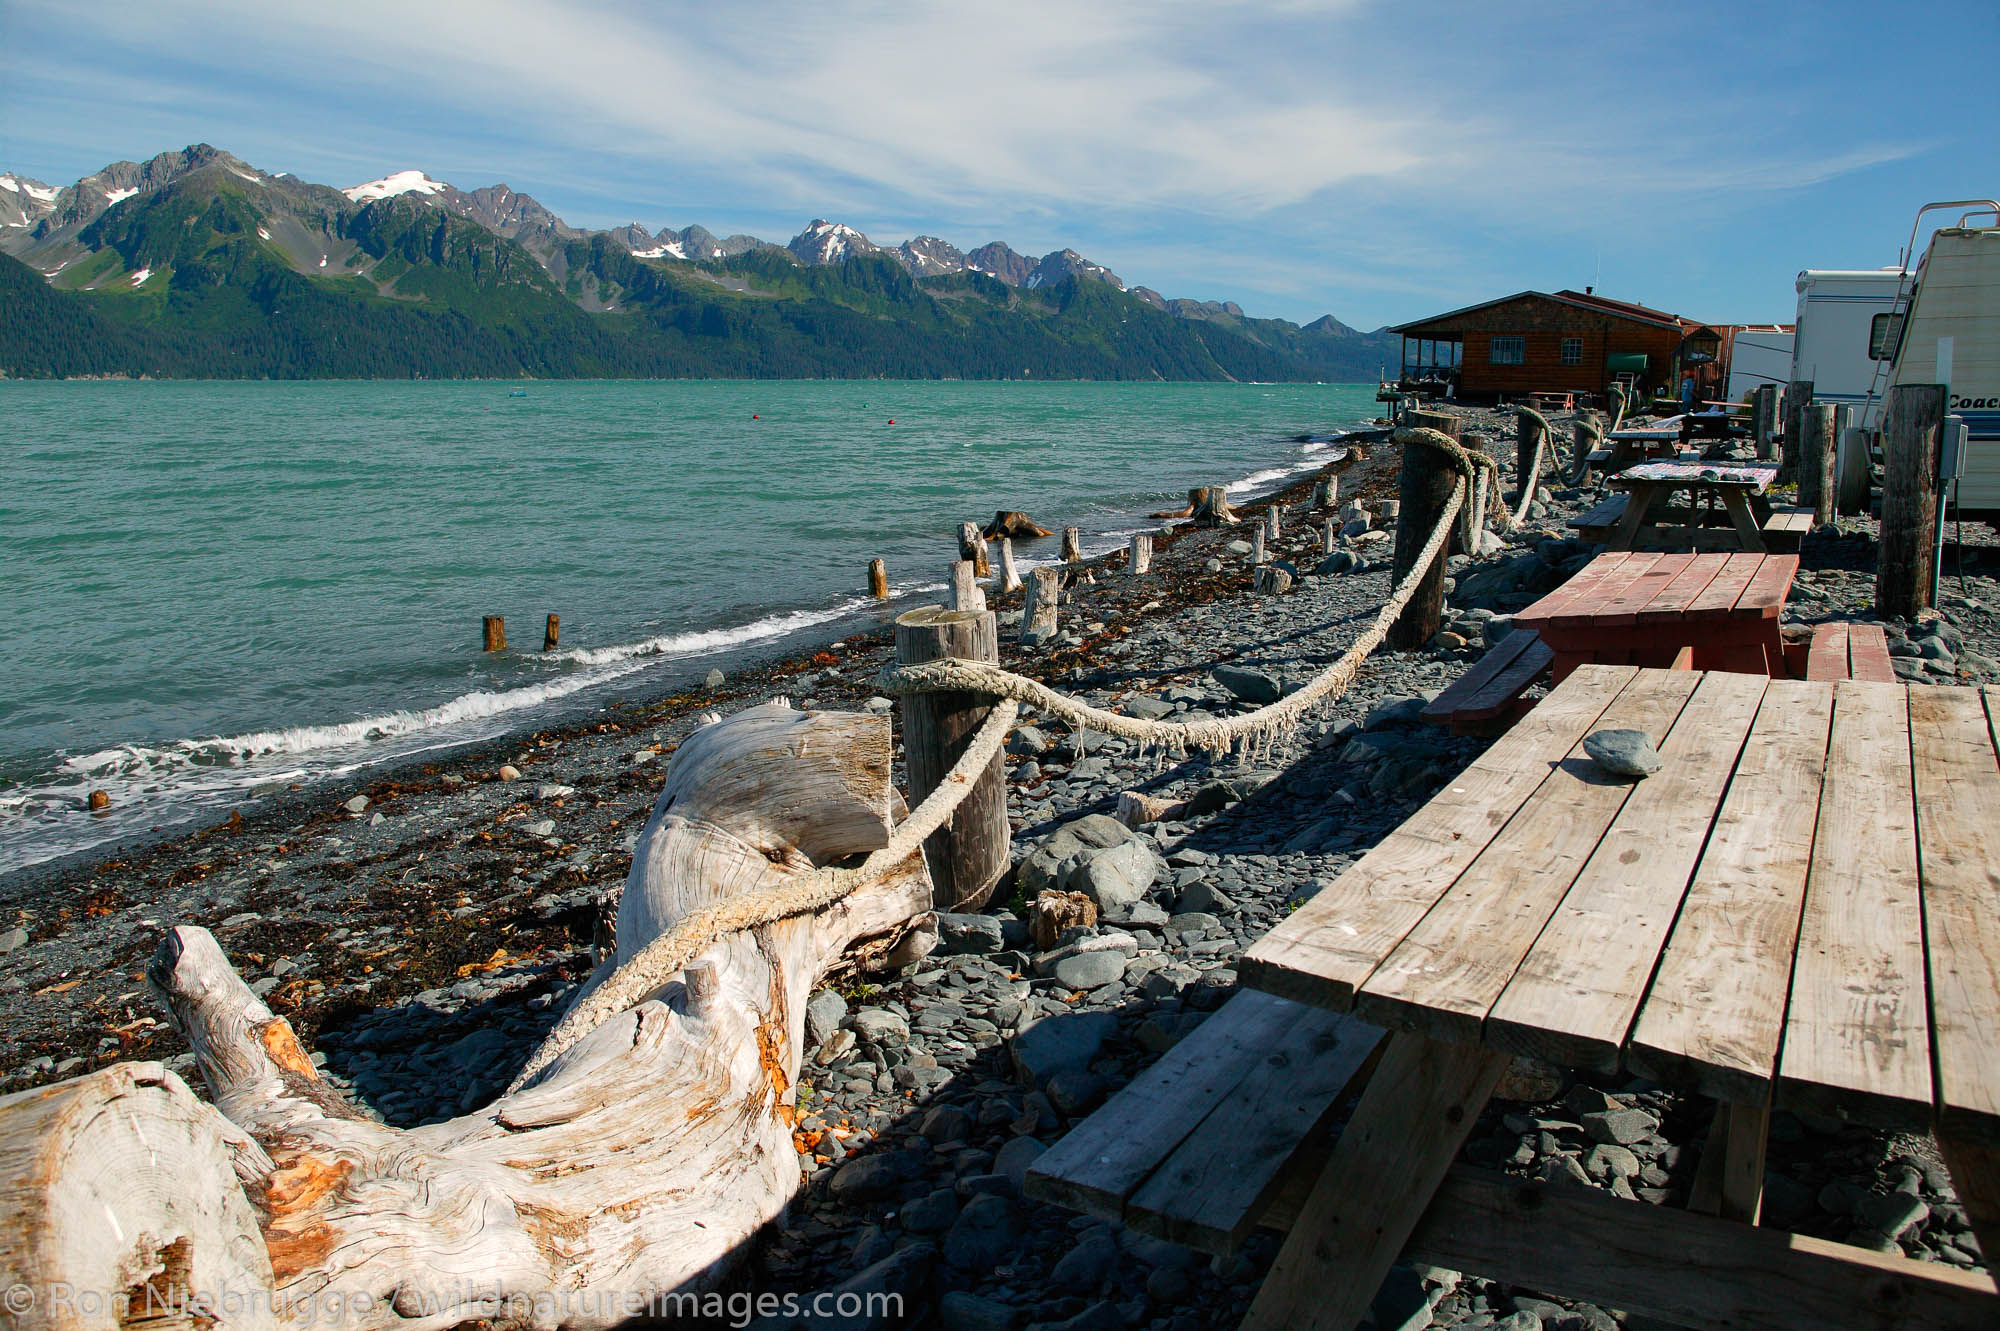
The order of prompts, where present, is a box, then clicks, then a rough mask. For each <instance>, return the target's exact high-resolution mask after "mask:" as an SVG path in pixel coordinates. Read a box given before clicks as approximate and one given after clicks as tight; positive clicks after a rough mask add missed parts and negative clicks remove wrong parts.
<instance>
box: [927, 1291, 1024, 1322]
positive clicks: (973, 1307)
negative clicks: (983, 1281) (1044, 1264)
mask: <svg viewBox="0 0 2000 1331" xmlns="http://www.w3.org/2000/svg"><path fill="white" fill-rule="evenodd" d="M938 1325H939V1326H941V1327H943V1328H944V1331H1015V1329H1016V1328H1017V1327H1019V1326H1020V1325H1021V1313H1020V1310H1019V1309H1017V1308H1013V1307H1010V1306H1009V1305H1007V1304H1004V1303H1000V1302H998V1301H996V1300H994V1299H982V1298H980V1297H979V1296H978V1295H977V1294H973V1293H969V1292H968V1291H966V1290H962V1289H954V1290H948V1291H946V1293H945V1296H944V1297H943V1298H941V1299H939V1300H938Z"/></svg>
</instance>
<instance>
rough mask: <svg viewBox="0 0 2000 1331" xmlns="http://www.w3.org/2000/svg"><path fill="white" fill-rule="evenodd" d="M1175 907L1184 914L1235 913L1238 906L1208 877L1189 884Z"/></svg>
mask: <svg viewBox="0 0 2000 1331" xmlns="http://www.w3.org/2000/svg"><path fill="white" fill-rule="evenodd" d="M1174 909H1175V910H1176V911H1177V912H1178V913H1180V914H1182V915H1188V914H1194V913H1202V914H1213V915H1234V914H1235V913H1236V910H1237V906H1236V903H1235V902H1234V901H1233V900H1231V899H1230V898H1229V897H1228V896H1227V895H1225V894H1224V893H1223V891H1222V889H1221V888H1219V887H1216V886H1215V885H1214V884H1213V883H1210V882H1208V881H1207V880H1206V879H1201V880H1197V881H1196V882H1193V883H1190V884H1188V886H1187V888H1186V889H1185V890H1184V891H1182V893H1181V895H1180V899H1179V900H1178V901H1176V902H1175V903H1174Z"/></svg>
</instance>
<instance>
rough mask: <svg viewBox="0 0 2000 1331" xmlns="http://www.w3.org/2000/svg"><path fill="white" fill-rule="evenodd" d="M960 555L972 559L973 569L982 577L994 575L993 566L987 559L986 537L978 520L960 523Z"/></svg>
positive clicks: (962, 557)
mask: <svg viewBox="0 0 2000 1331" xmlns="http://www.w3.org/2000/svg"><path fill="white" fill-rule="evenodd" d="M958 557H959V558H960V559H970V560H971V561H972V571H973V572H974V573H976V574H978V575H979V576H980V577H982V578H990V577H992V576H993V566H992V565H991V564H989V563H988V562H987V559H986V538H985V537H983V536H981V535H980V534H979V524H978V523H976V522H961V523H959V524H958Z"/></svg>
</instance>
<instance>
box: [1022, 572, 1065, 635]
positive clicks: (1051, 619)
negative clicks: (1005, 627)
mask: <svg viewBox="0 0 2000 1331" xmlns="http://www.w3.org/2000/svg"><path fill="white" fill-rule="evenodd" d="M1061 606H1062V570H1061V569H1056V568H1035V569H1029V570H1028V591H1027V595H1026V596H1025V597H1024V598H1023V599H1022V602H1021V642H1022V643H1023V644H1024V645H1026V646H1029V647H1035V646H1039V645H1041V644H1042V643H1045V642H1047V641H1048V640H1049V639H1050V638H1053V637H1055V636H1056V627H1057V623H1058V621H1059V619H1060V614H1059V612H1060V609H1061Z"/></svg>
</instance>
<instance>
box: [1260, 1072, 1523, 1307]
mask: <svg viewBox="0 0 2000 1331" xmlns="http://www.w3.org/2000/svg"><path fill="white" fill-rule="evenodd" d="M1508 1061H1509V1060H1508V1058H1507V1055H1505V1054H1497V1053H1494V1052H1493V1051H1491V1050H1487V1049H1469V1048H1466V1047H1464V1046H1462V1045H1451V1044H1445V1043H1442V1042H1441V1041H1437V1040H1426V1039H1424V1038H1423V1037H1421V1036H1416V1035H1402V1036H1391V1037H1390V1040H1389V1048H1388V1050H1387V1052H1386V1053H1384V1054H1383V1056H1382V1062H1381V1064H1380V1066H1378V1067H1377V1068H1376V1070H1375V1076H1374V1077H1373V1078H1372V1079H1371V1080H1370V1081H1369V1083H1368V1090H1367V1092H1366V1093H1365V1094H1363V1095H1362V1097H1361V1102H1360V1103H1359V1104H1357V1105H1356V1106H1355V1109H1354V1117H1353V1118H1352V1119H1350V1120H1349V1121H1348V1124H1347V1127H1346V1128H1345V1129H1344V1130H1343V1131H1342V1132H1341V1134H1340V1140H1339V1141H1338V1142H1337V1143H1335V1145H1334V1148H1333V1155H1332V1157H1331V1158H1330V1159H1329V1160H1328V1162H1327V1166H1326V1169H1325V1170H1324V1171H1322V1172H1321V1174H1320V1176H1319V1179H1318V1181H1316V1182H1315V1183H1314V1184H1313V1189H1312V1192H1311V1193H1309V1194H1308V1195H1307V1197H1306V1200H1305V1204H1304V1205H1303V1206H1302V1207H1300V1209H1299V1214H1298V1218H1297V1220H1296V1221H1294V1222H1293V1226H1292V1232H1291V1233H1290V1235H1288V1236H1287V1237H1286V1239H1285V1243H1284V1246H1283V1247H1281V1248H1280V1249H1279V1250H1278V1256H1277V1259H1276V1260H1275V1261H1273V1262H1272V1263H1271V1270H1270V1272H1269V1273H1268V1274H1267V1275H1266V1276H1265V1277H1264V1283H1263V1286H1262V1287H1261V1288H1260V1289H1259V1290H1258V1291H1257V1297H1256V1299H1255V1300H1253V1301H1252V1302H1251V1304H1250V1314H1249V1316H1247V1317H1245V1318H1244V1319H1243V1331H1302V1329H1306V1328H1311V1329H1313V1331H1350V1328H1352V1327H1353V1326H1354V1324H1355V1323H1356V1322H1358V1321H1360V1320H1361V1317H1362V1315H1363V1314H1364V1313H1366V1312H1367V1311H1368V1305H1369V1304H1370V1303H1371V1302H1373V1301H1374V1298H1375V1291H1376V1290H1377V1289H1378V1288H1380V1287H1381V1284H1382V1278H1383V1277H1384V1276H1386V1275H1387V1274H1388V1273H1389V1268H1390V1266H1392V1265H1393V1264H1394V1263H1395V1261H1396V1258H1397V1256H1398V1255H1399V1254H1400V1253H1401V1252H1402V1250H1403V1244H1404V1241H1405V1240H1406V1239H1408V1238H1409V1236H1410V1231H1411V1230H1413V1229H1415V1228H1416V1226H1417V1222H1418V1221H1419V1220H1420V1219H1422V1217H1423V1213H1424V1209H1425V1208H1426V1207H1427V1206H1429V1205H1430V1199H1431V1195H1432V1194H1433V1193H1435V1192H1436V1191H1437V1186H1438V1184H1439V1182H1441V1181H1442V1180H1443V1178H1444V1174H1445V1170H1447V1169H1448V1168H1450V1167H1451V1162H1452V1160H1453V1158H1454V1157H1456V1156H1457V1154H1458V1152H1459V1148H1460V1147H1462V1146H1463V1145H1464V1144H1465V1139H1466V1138H1467V1137H1468V1136H1470V1135H1471V1134H1472V1129H1473V1126H1474V1125H1475V1124H1476V1123H1477V1122H1478V1121H1479V1111H1480V1110H1481V1109H1482V1108H1484V1107H1485V1105H1486V1101H1487V1100H1488V1099H1489V1098H1490V1097H1491V1096H1492V1094H1493V1087H1494V1085H1495V1084H1496V1083H1497V1082H1499V1080H1500V1074H1501V1073H1502V1072H1505V1071H1506V1070H1507V1063H1508ZM1330 1254H1338V1261H1339V1264H1340V1272H1341V1275H1342V1277H1343V1278H1342V1279H1341V1280H1339V1281H1336V1282H1334V1283H1333V1284H1332V1285H1331V1287H1329V1285H1328V1282H1327V1279H1326V1274H1327V1273H1326V1270H1325V1262H1326V1260H1327V1257H1328V1256H1329V1255H1330Z"/></svg>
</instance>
